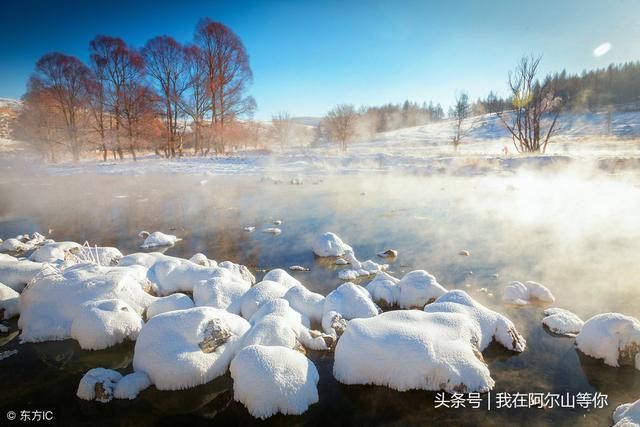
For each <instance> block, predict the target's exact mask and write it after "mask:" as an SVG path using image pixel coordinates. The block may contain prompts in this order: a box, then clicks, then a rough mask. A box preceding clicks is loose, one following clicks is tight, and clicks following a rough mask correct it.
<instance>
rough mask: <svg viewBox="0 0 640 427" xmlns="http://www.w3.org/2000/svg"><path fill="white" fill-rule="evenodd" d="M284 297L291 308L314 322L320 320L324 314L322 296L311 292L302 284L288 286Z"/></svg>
mask: <svg viewBox="0 0 640 427" xmlns="http://www.w3.org/2000/svg"><path fill="white" fill-rule="evenodd" d="M283 298H284V299H286V300H287V301H288V302H289V305H290V306H291V308H293V309H294V310H296V311H297V312H299V313H301V314H302V315H303V316H306V317H307V318H308V319H309V320H311V321H314V322H321V321H322V315H323V314H324V296H322V295H320V294H317V293H315V292H311V291H310V290H308V289H307V288H305V287H304V286H293V287H291V288H289V290H288V291H287V293H286V294H284V297H283Z"/></svg>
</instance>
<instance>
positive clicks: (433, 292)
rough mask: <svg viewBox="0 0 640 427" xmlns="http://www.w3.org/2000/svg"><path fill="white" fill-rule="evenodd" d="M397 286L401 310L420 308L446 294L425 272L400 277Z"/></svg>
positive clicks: (415, 271) (434, 279)
mask: <svg viewBox="0 0 640 427" xmlns="http://www.w3.org/2000/svg"><path fill="white" fill-rule="evenodd" d="M397 286H398V288H400V296H399V297H398V305H400V307H401V308H422V307H424V306H425V304H429V303H431V302H433V301H435V300H436V299H437V298H439V297H440V296H442V295H444V294H445V293H446V292H447V290H446V289H445V288H443V287H442V286H441V285H440V284H439V283H438V281H437V280H436V278H435V277H434V276H433V275H432V274H429V273H428V272H427V271H425V270H414V271H410V272H409V273H407V274H405V275H404V276H403V277H402V279H401V280H400V281H399V282H398V285H397Z"/></svg>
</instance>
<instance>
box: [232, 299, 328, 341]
mask: <svg viewBox="0 0 640 427" xmlns="http://www.w3.org/2000/svg"><path fill="white" fill-rule="evenodd" d="M249 323H250V324H251V329H249V331H247V333H246V334H245V336H244V338H243V342H242V346H243V347H247V346H250V345H268V346H283V347H287V348H291V349H296V350H301V351H304V350H303V347H304V348H309V349H312V350H328V349H329V347H330V346H331V345H332V344H333V339H331V337H328V336H325V335H323V334H321V333H319V332H316V331H311V330H309V319H307V318H306V317H304V316H302V315H301V314H300V313H298V312H297V311H295V310H293V309H292V308H291V307H290V306H289V303H288V302H287V301H286V300H284V299H277V300H273V301H270V302H268V303H265V304H263V305H262V307H260V309H259V310H258V311H256V313H255V314H254V315H253V316H251V319H250V320H249Z"/></svg>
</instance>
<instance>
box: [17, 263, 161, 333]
mask: <svg viewBox="0 0 640 427" xmlns="http://www.w3.org/2000/svg"><path fill="white" fill-rule="evenodd" d="M145 273H146V270H145V269H144V268H142V267H138V266H132V267H99V266H96V265H93V264H76V265H73V266H71V267H68V268H66V269H65V270H63V271H57V272H51V273H49V274H45V275H40V276H38V277H37V278H36V280H34V281H33V282H32V283H31V284H30V285H29V286H28V287H27V288H25V290H24V291H23V292H22V294H21V295H20V318H19V319H18V327H19V328H20V329H21V330H22V334H21V335H20V339H21V340H22V341H23V342H38V341H47V340H63V339H67V338H71V326H72V323H73V322H74V320H75V318H76V316H78V315H79V314H80V313H82V312H84V311H85V310H86V307H85V306H84V304H86V303H90V302H96V301H101V300H119V301H122V302H123V303H126V304H127V305H128V307H130V308H131V310H133V312H135V313H136V314H137V315H138V316H141V315H142V313H143V312H144V310H145V309H146V308H147V307H148V306H149V305H150V304H151V303H152V302H153V301H154V300H155V297H153V296H151V295H149V294H148V293H147V292H145V290H144V289H145V287H146V286H148V282H147V279H146V276H145Z"/></svg>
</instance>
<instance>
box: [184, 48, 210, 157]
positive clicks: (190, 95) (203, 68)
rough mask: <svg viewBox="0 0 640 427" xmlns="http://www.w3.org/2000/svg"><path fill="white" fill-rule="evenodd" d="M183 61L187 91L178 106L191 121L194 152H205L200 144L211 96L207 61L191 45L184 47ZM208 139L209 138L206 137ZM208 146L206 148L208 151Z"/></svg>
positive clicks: (197, 49)
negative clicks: (185, 68) (185, 66)
mask: <svg viewBox="0 0 640 427" xmlns="http://www.w3.org/2000/svg"><path fill="white" fill-rule="evenodd" d="M185 62H186V65H187V70H186V71H187V78H188V85H187V92H186V94H185V96H184V97H183V98H182V101H181V102H182V103H181V105H180V107H181V108H182V110H183V111H184V112H185V114H186V115H187V116H189V117H190V118H191V121H192V125H191V128H192V131H193V138H194V146H193V151H194V154H196V155H197V154H202V155H204V154H205V149H204V147H203V145H202V144H201V136H202V132H201V129H202V126H203V123H204V120H205V115H206V114H207V112H209V110H210V109H211V97H210V96H209V93H208V90H207V88H208V80H207V63H206V61H205V58H204V55H203V53H202V51H201V50H200V48H199V47H198V46H195V45H191V46H188V47H186V48H185ZM206 141H209V139H206ZM209 150H210V147H207V148H206V152H207V153H208V152H209Z"/></svg>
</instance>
